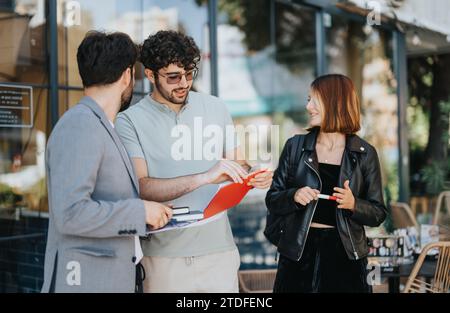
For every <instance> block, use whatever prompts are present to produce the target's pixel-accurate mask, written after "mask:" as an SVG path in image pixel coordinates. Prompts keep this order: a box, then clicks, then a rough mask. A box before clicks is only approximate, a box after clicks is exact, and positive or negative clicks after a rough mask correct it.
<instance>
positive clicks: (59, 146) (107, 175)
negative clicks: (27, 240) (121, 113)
mask: <svg viewBox="0 0 450 313" xmlns="http://www.w3.org/2000/svg"><path fill="white" fill-rule="evenodd" d="M46 171H47V186H48V196H49V211H50V218H49V228H48V238H47V249H46V255H45V269H44V285H43V287H42V292H51V291H55V292H134V289H135V279H136V267H135V265H134V262H133V261H134V256H135V245H134V235H140V236H144V235H145V230H146V224H145V209H144V203H143V201H142V200H140V199H139V198H138V195H139V192H138V188H139V187H138V182H137V179H136V177H135V174H134V171H133V167H132V165H131V162H130V160H129V158H128V155H127V153H126V151H125V148H124V146H123V145H122V143H121V141H120V139H119V137H118V136H117V134H116V132H115V130H114V128H113V127H112V126H111V124H110V122H109V120H108V119H107V117H106V115H105V113H104V112H103V110H102V109H101V108H100V107H99V106H98V104H97V103H96V102H95V101H94V100H93V99H92V98H90V97H84V98H83V99H81V101H80V102H79V103H78V104H77V105H76V106H74V107H73V108H71V109H70V110H69V111H67V112H66V113H65V114H64V115H63V117H62V118H61V119H60V120H59V121H58V123H57V125H56V126H55V128H54V130H53V132H52V134H51V136H50V138H49V142H48V146H47V151H46Z"/></svg>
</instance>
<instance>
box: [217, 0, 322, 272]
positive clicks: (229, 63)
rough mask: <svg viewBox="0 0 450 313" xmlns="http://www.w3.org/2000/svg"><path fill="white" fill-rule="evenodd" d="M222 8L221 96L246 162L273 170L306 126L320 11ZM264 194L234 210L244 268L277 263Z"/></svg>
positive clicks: (260, 5) (283, 6)
mask: <svg viewBox="0 0 450 313" xmlns="http://www.w3.org/2000/svg"><path fill="white" fill-rule="evenodd" d="M218 7H219V12H218V28H217V34H218V47H217V49H218V66H219V70H218V82H219V97H220V98H221V99H222V100H223V101H224V102H225V103H226V105H227V106H228V109H229V111H230V112H231V114H232V116H233V120H234V123H235V124H236V125H238V126H240V127H242V128H239V129H238V132H239V131H240V132H239V137H240V141H241V143H244V145H242V149H243V150H244V152H245V155H246V158H247V160H249V161H250V163H252V162H253V163H262V164H264V165H268V166H270V167H271V168H276V166H277V164H278V157H279V152H280V150H281V149H282V148H283V145H284V143H285V141H286V140H287V139H288V138H289V137H291V136H292V135H293V134H295V133H299V132H302V131H303V127H304V126H306V124H305V122H306V112H305V105H306V103H307V96H308V90H309V84H310V83H311V82H312V80H313V79H314V76H315V69H316V59H315V58H316V41H315V12H314V10H312V9H309V8H307V7H305V6H301V5H297V4H288V3H286V2H281V1H280V2H278V1H269V0H241V1H226V0H223V1H219V2H218ZM273 126H275V128H274V127H273ZM255 132H256V135H255ZM255 150H256V151H258V153H257V154H256V156H257V159H254V158H253V156H255V154H254V153H253V152H254V151H255ZM261 151H263V152H268V154H267V155H270V158H269V159H264V158H263V155H261V154H259V152H261ZM265 194H266V191H264V190H256V189H254V190H252V191H251V192H250V193H249V195H248V196H247V197H246V198H245V200H244V202H243V203H241V204H240V205H239V206H238V207H236V208H234V209H233V210H231V211H230V212H229V217H230V221H231V226H232V228H233V233H234V235H235V240H236V242H237V245H238V247H239V250H240V252H241V264H242V265H241V268H243V269H244V268H264V267H273V266H275V264H276V262H275V249H274V247H273V246H272V245H271V244H269V243H268V242H267V240H266V239H265V238H264V236H263V233H262V231H263V229H264V225H265V218H266V214H267V210H266V206H265V203H264V198H265Z"/></svg>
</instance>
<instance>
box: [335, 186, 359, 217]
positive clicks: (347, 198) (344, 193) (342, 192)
mask: <svg viewBox="0 0 450 313" xmlns="http://www.w3.org/2000/svg"><path fill="white" fill-rule="evenodd" d="M333 190H334V191H337V192H335V193H333V196H335V197H336V198H337V200H336V202H337V203H338V206H337V207H338V209H346V210H351V211H353V210H355V197H353V193H352V191H351V189H350V181H349V180H346V181H345V182H344V189H342V188H339V187H334V188H333Z"/></svg>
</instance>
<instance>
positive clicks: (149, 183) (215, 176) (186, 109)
mask: <svg viewBox="0 0 450 313" xmlns="http://www.w3.org/2000/svg"><path fill="white" fill-rule="evenodd" d="M141 62H142V63H143V64H144V67H145V75H146V77H147V78H148V79H149V81H150V82H151V84H152V87H153V88H152V89H153V91H152V92H151V94H150V95H148V96H146V97H144V98H143V99H142V100H141V101H140V102H139V103H137V104H135V105H133V106H131V107H130V108H129V109H128V110H126V111H125V112H122V113H121V114H119V116H118V118H117V121H116V129H117V131H118V132H119V134H120V137H121V139H122V141H123V143H124V145H125V147H126V149H127V151H128V153H129V155H130V157H131V158H132V160H133V164H134V167H135V171H136V175H137V176H138V178H139V185H140V196H141V198H142V199H146V200H152V201H160V202H167V203H173V204H175V205H187V206H189V207H190V208H191V210H202V209H204V208H205V206H206V205H207V203H208V201H209V199H211V197H212V196H213V195H214V193H215V192H216V190H217V184H220V183H223V182H225V181H228V180H230V181H234V182H242V181H243V178H245V177H246V175H247V174H248V170H249V168H250V166H249V165H248V164H247V162H246V161H245V160H244V158H243V157H242V154H241V152H240V149H239V144H238V143H237V140H235V133H234V128H233V121H232V119H231V116H230V114H229V112H228V110H227V108H226V106H225V104H224V103H223V102H222V101H220V100H219V99H218V98H217V97H213V96H210V95H207V94H203V93H199V92H194V91H192V90H191V88H192V84H193V80H194V78H195V77H196V74H197V71H198V65H199V62H200V51H199V49H198V47H197V45H196V44H195V42H194V40H193V39H192V38H191V37H189V36H186V35H184V34H182V33H179V32H175V31H159V32H158V33H156V34H155V35H152V36H150V37H148V39H146V40H145V42H144V43H143V45H142V48H141ZM199 122H200V124H199ZM199 125H200V126H199ZM211 126H213V127H215V129H219V130H221V133H222V134H223V136H213V139H211V140H212V141H214V143H215V144H216V147H219V149H216V150H217V151H215V157H214V158H210V157H206V156H205V155H203V154H204V148H205V146H206V145H202V146H198V145H196V143H195V141H196V140H195V139H194V140H193V141H194V143H193V145H189V146H188V147H186V148H187V150H188V151H191V152H192V153H193V154H194V157H191V158H185V157H184V158H183V157H181V158H180V157H177V155H176V150H177V149H176V146H177V143H179V140H180V139H179V138H176V135H177V134H179V133H181V132H182V130H186V129H187V130H189V131H191V132H193V136H192V138H195V137H196V136H197V135H198V132H200V134H201V136H203V135H204V133H205V131H206V129H207V127H211ZM230 128H231V129H232V130H233V131H231V132H229V131H226V129H230ZM206 133H207V132H206ZM174 135H175V136H174ZM187 138H191V136H187ZM207 143H210V141H208V142H207ZM189 144H191V141H189ZM199 153H200V157H199V155H198V154H199ZM272 176H273V173H272V172H271V171H267V172H265V173H262V174H259V175H258V176H256V177H255V178H254V179H252V180H251V181H250V184H251V185H253V186H254V187H255V188H261V189H265V188H268V187H269V186H270V184H271V182H272ZM142 244H143V250H144V255H145V257H144V258H143V260H142V264H143V265H144V268H145V270H146V273H147V275H146V279H145V281H144V291H145V292H238V278H237V272H238V269H239V265H240V257H239V252H238V250H237V248H236V245H235V243H234V240H233V235H232V233H231V227H230V224H229V221H228V217H227V215H226V214H222V215H221V216H219V217H218V218H217V219H215V220H214V221H211V222H209V223H206V224H203V225H202V226H197V227H192V228H186V229H180V230H172V231H167V232H161V233H156V234H153V235H152V236H151V237H150V238H149V240H143V241H142Z"/></svg>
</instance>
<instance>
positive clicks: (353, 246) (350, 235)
mask: <svg viewBox="0 0 450 313" xmlns="http://www.w3.org/2000/svg"><path fill="white" fill-rule="evenodd" d="M342 218H343V219H344V221H345V225H346V226H347V232H348V237H349V238H350V243H351V244H352V248H353V255H354V256H355V260H358V259H359V257H358V252H356V249H355V245H354V244H353V239H352V234H351V233H350V227H348V221H347V219H346V218H345V216H342Z"/></svg>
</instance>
